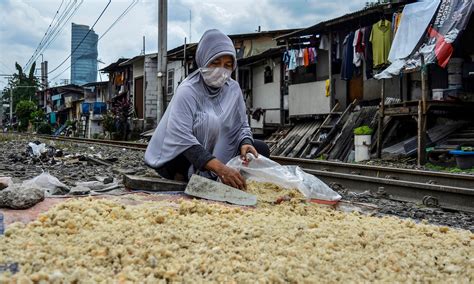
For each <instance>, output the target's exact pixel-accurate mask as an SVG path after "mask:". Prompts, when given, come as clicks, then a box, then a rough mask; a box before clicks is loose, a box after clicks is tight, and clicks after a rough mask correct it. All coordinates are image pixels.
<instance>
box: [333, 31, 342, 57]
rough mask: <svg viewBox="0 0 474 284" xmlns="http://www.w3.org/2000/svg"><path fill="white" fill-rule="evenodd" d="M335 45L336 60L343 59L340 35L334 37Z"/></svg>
mask: <svg viewBox="0 0 474 284" xmlns="http://www.w3.org/2000/svg"><path fill="white" fill-rule="evenodd" d="M334 43H335V45H336V59H341V38H340V34H339V33H337V34H336V36H335V37H334Z"/></svg>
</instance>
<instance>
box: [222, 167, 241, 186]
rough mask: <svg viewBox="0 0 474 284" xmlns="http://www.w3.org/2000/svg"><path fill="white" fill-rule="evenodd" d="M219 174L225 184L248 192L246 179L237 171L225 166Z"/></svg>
mask: <svg viewBox="0 0 474 284" xmlns="http://www.w3.org/2000/svg"><path fill="white" fill-rule="evenodd" d="M217 174H218V175H219V178H220V179H221V181H222V182H223V183H225V184H227V185H230V186H232V187H235V188H238V189H240V190H247V184H246V183H245V179H244V178H243V177H242V175H241V174H240V173H239V171H237V170H236V169H233V168H231V167H228V166H224V167H222V169H221V170H220V171H219V172H217Z"/></svg>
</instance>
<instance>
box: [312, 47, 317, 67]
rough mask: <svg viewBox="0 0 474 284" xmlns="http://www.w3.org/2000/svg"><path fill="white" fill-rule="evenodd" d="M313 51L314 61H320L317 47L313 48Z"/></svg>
mask: <svg viewBox="0 0 474 284" xmlns="http://www.w3.org/2000/svg"><path fill="white" fill-rule="evenodd" d="M311 52H313V63H316V62H318V52H317V50H316V48H315V47H312V48H311Z"/></svg>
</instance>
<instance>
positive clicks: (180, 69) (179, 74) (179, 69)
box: [167, 61, 185, 94]
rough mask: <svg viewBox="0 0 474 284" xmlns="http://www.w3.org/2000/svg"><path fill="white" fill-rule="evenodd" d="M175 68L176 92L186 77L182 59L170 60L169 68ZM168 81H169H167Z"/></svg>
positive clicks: (174, 86)
mask: <svg viewBox="0 0 474 284" xmlns="http://www.w3.org/2000/svg"><path fill="white" fill-rule="evenodd" d="M171 69H173V70H174V76H173V94H174V93H176V89H177V88H178V86H179V84H180V83H181V82H182V81H183V80H184V79H185V78H184V66H182V63H181V61H170V62H168V64H167V70H168V71H170V70H171ZM167 82H168V81H167Z"/></svg>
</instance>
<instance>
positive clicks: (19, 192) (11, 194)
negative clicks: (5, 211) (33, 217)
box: [0, 184, 45, 209]
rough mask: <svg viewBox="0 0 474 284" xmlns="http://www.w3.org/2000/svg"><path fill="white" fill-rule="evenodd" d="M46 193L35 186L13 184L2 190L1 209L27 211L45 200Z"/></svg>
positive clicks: (0, 192) (0, 196) (0, 193)
mask: <svg viewBox="0 0 474 284" xmlns="http://www.w3.org/2000/svg"><path fill="white" fill-rule="evenodd" d="M44 196H45V193H44V191H43V190H42V189H41V188H39V187H38V186H35V185H25V184H12V185H10V186H9V187H7V188H6V189H3V190H0V208H10V209H26V208H30V207H33V206H34V205H36V204H37V203H38V202H41V201H42V200H43V199H44Z"/></svg>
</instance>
